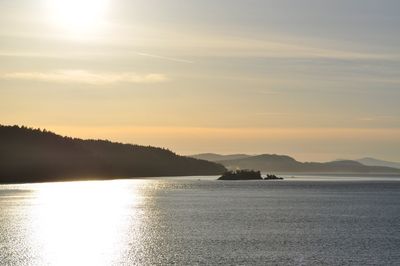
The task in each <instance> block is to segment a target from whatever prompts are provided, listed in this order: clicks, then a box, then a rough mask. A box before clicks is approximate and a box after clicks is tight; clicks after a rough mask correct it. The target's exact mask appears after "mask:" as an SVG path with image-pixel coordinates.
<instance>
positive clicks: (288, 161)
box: [193, 153, 400, 175]
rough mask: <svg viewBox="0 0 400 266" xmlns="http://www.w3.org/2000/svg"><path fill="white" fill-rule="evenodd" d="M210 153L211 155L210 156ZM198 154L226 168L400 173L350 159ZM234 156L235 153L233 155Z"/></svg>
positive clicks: (332, 172) (267, 170)
mask: <svg viewBox="0 0 400 266" xmlns="http://www.w3.org/2000/svg"><path fill="white" fill-rule="evenodd" d="M210 155H211V156H210ZM217 155H218V154H209V153H208V154H198V155H194V156H193V157H194V158H200V157H201V158H218V159H217V160H210V161H214V162H218V163H220V164H223V165H224V166H225V167H226V168H228V169H257V170H261V171H263V172H274V173H297V174H298V173H310V174H318V173H321V174H356V173H358V174H394V175H400V169H397V168H393V167H387V166H371V165H364V164H362V163H360V162H357V161H352V160H338V161H332V162H326V163H317V162H299V161H296V160H295V159H293V158H292V157H289V156H286V155H276V154H262V155H255V156H251V155H240V156H241V157H240V158H236V159H230V155H218V156H217ZM234 156H236V155H234Z"/></svg>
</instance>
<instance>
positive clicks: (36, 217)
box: [0, 178, 400, 265]
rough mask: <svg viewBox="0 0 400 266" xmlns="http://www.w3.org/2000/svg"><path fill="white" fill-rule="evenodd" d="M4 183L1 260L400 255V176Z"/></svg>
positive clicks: (348, 260)
mask: <svg viewBox="0 0 400 266" xmlns="http://www.w3.org/2000/svg"><path fill="white" fill-rule="evenodd" d="M380 180H381V181H377V179H375V180H374V179H373V178H371V179H368V180H367V179H357V178H352V179H351V181H349V180H345V179H338V180H333V179H328V181H327V180H322V179H321V180H319V179H318V178H313V179H307V178H305V179H300V180H296V179H295V180H292V179H287V180H284V181H231V182H230V181H216V180H213V179H210V178H200V180H198V178H183V179H178V178H173V179H168V180H161V179H158V180H157V179H149V180H129V181H127V180H125V181H122V180H117V181H103V182H68V183H47V184H30V185H2V186H0V265H155V264H158V265H168V264H177V265H196V264H200V265H203V264H208V265H215V264H224V265H227V264H235V265H277V264H279V265H400V182H399V180H398V179H395V178H394V179H380Z"/></svg>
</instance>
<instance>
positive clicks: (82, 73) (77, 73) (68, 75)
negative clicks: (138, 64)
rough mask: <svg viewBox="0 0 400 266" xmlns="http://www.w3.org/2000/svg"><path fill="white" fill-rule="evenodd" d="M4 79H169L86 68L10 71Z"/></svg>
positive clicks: (101, 82)
mask: <svg viewBox="0 0 400 266" xmlns="http://www.w3.org/2000/svg"><path fill="white" fill-rule="evenodd" d="M0 79H3V80H22V81H23V80H26V81H39V82H57V83H81V84H89V85H107V84H114V83H160V82H165V81H168V77H167V76H166V75H164V74H158V73H150V74H137V73H134V72H119V73H114V72H113V73H98V72H91V71H86V70H59V71H49V72H8V73H0Z"/></svg>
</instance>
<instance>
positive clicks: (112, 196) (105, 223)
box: [31, 180, 143, 265]
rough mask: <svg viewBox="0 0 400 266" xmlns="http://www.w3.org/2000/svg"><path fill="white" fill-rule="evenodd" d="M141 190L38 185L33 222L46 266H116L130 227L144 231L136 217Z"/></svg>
mask: <svg viewBox="0 0 400 266" xmlns="http://www.w3.org/2000/svg"><path fill="white" fill-rule="evenodd" d="M140 185H141V183H140V180H138V181H137V182H135V183H133V184H131V185H130V186H129V188H128V187H127V185H126V183H125V182H124V181H114V182H95V181H92V182H68V183H48V184H43V185H41V186H39V188H38V191H37V202H36V204H35V206H36V207H35V208H33V214H34V215H33V217H35V219H34V220H33V221H31V222H32V223H34V224H35V226H34V227H35V232H34V233H33V234H32V235H33V237H34V238H35V240H36V241H37V243H41V244H38V245H39V246H40V247H42V252H43V255H44V256H43V260H44V261H43V265H45V264H46V265H47V264H50V265H112V264H113V261H112V260H113V259H116V258H118V257H119V255H118V254H119V253H120V252H121V251H120V249H121V248H120V246H119V245H121V244H122V243H124V236H125V235H126V230H128V229H127V228H129V227H130V226H132V227H133V228H138V227H140V218H139V217H136V212H135V209H136V208H139V207H140V206H141V204H142V200H143V195H141V193H140V189H139V187H140ZM132 230H134V229H132ZM130 241H132V240H130ZM135 245H139V243H135Z"/></svg>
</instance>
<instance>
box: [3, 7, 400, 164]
mask: <svg viewBox="0 0 400 266" xmlns="http://www.w3.org/2000/svg"><path fill="white" fill-rule="evenodd" d="M399 10H400V1H398V0H392V1H391V0H379V1H378V0H329V1H328V0H291V1H289V0H275V1H272V0H262V1H261V0H260V1H252V0H246V1H245V0H243V1H235V0H229V1H228V0H219V1H215V0H212V1H211V0H202V1H193V0H185V1H178V0H168V1H166V0H146V1H144V0H143V1H141V0H129V1H128V0H86V1H85V0H12V1H11V0H7V1H6V0H0V123H1V124H19V125H27V126H33V127H40V128H47V129H50V130H53V131H56V132H57V133H61V134H63V135H72V136H77V137H84V138H107V139H112V140H117V141H122V142H129V143H137V144H145V145H154V146H162V147H167V148H170V149H171V150H173V151H176V152H177V153H180V154H191V153H200V152H218V153H239V152H240V153H252V154H256V153H279V154H288V155H292V156H294V157H295V158H297V159H299V160H317V161H324V160H330V159H336V158H357V157H363V156H373V157H378V158H382V159H387V160H397V161H400V15H399Z"/></svg>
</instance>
